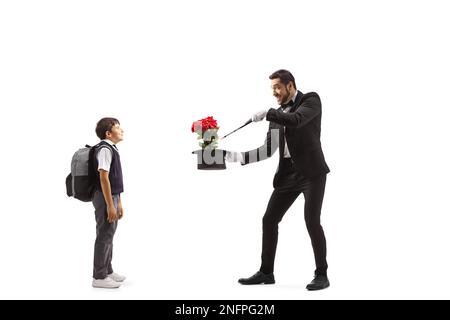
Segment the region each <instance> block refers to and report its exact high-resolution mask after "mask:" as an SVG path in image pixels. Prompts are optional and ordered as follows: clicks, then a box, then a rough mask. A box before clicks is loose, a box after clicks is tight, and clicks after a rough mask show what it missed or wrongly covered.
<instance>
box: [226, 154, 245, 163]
mask: <svg viewBox="0 0 450 320" xmlns="http://www.w3.org/2000/svg"><path fill="white" fill-rule="evenodd" d="M225 161H228V162H240V163H241V164H243V163H244V156H243V155H242V152H235V151H227V152H226V153H225Z"/></svg>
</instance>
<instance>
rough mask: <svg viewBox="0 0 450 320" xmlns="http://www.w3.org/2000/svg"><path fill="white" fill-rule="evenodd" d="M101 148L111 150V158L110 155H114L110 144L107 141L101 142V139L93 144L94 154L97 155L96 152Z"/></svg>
mask: <svg viewBox="0 0 450 320" xmlns="http://www.w3.org/2000/svg"><path fill="white" fill-rule="evenodd" d="M103 148H108V150H109V151H111V159H112V157H114V151H113V149H112V147H111V145H110V144H109V143H108V142H105V143H103V141H101V142H99V143H97V144H96V145H95V146H94V149H95V155H97V154H98V152H99V151H100V150H101V149H103Z"/></svg>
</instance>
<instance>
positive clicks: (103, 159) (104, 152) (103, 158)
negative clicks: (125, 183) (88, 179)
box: [97, 139, 118, 172]
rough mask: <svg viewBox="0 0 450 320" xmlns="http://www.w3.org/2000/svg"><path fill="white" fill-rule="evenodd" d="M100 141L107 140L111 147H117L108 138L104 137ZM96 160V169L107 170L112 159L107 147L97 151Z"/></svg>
mask: <svg viewBox="0 0 450 320" xmlns="http://www.w3.org/2000/svg"><path fill="white" fill-rule="evenodd" d="M102 141H105V142H107V143H108V144H109V145H111V147H113V148H115V149H116V151H118V150H117V148H116V146H115V145H114V142H112V141H111V140H109V139H104V140H102ZM97 161H98V168H97V170H98V171H100V170H105V171H108V172H109V169H110V167H111V161H112V152H111V150H109V149H108V148H101V149H100V151H99V152H98V153H97Z"/></svg>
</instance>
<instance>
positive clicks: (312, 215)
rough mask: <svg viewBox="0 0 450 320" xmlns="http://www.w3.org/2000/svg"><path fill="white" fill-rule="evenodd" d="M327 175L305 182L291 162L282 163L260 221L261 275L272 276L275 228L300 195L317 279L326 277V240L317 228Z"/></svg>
mask: <svg viewBox="0 0 450 320" xmlns="http://www.w3.org/2000/svg"><path fill="white" fill-rule="evenodd" d="M325 183H326V175H321V176H316V177H313V178H305V177H303V176H302V175H300V174H299V173H298V172H297V171H296V170H295V169H294V168H293V166H292V162H291V160H290V159H284V160H283V161H282V163H281V164H280V167H279V172H278V173H277V183H276V186H275V189H274V191H273V193H272V196H271V198H270V200H269V204H268V205H267V210H266V213H265V214H264V217H263V243H262V254H261V260H262V261H261V268H260V271H261V272H263V273H273V267H274V262H275V252H276V249H277V242H278V224H279V223H280V221H281V219H283V216H284V214H285V213H286V211H287V210H288V209H289V208H290V206H291V205H292V203H294V201H295V199H297V197H298V196H299V195H300V194H301V193H303V195H304V197H305V208H304V216H305V222H306V228H307V229H308V233H309V236H310V238H311V244H312V247H313V251H314V258H315V262H316V270H315V274H316V275H326V274H327V269H328V264H327V260H326V254H327V249H326V240H325V235H324V232H323V229H322V226H321V225H320V213H321V209H322V201H323V196H324V192H325Z"/></svg>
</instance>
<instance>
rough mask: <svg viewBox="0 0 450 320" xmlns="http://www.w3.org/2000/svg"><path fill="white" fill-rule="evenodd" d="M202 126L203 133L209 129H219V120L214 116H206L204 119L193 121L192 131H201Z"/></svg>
mask: <svg viewBox="0 0 450 320" xmlns="http://www.w3.org/2000/svg"><path fill="white" fill-rule="evenodd" d="M200 128H201V130H202V133H203V132H205V131H206V130H208V129H217V128H218V127H217V121H216V120H214V118H213V117H206V118H204V119H201V120H197V121H195V122H193V123H192V127H191V131H192V132H198V131H200Z"/></svg>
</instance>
